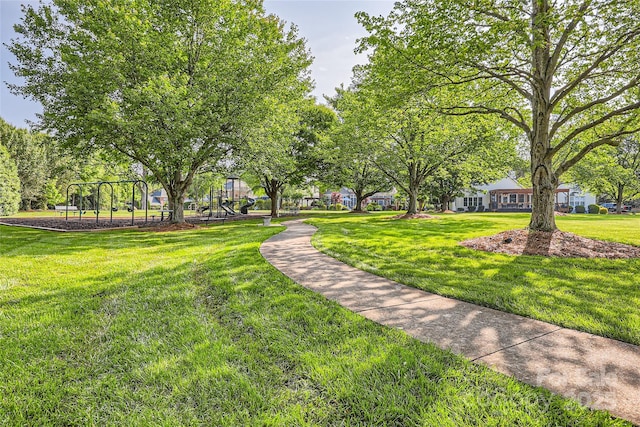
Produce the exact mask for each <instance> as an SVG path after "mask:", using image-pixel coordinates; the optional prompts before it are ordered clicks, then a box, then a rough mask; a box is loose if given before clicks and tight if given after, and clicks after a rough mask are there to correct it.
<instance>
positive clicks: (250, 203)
mask: <svg viewBox="0 0 640 427" xmlns="http://www.w3.org/2000/svg"><path fill="white" fill-rule="evenodd" d="M255 204H256V199H252V198H250V197H249V198H248V200H247V204H246V205H243V206H241V207H240V213H241V214H245V215H246V214H248V213H249V208H250V207H251V206H253V205H255Z"/></svg>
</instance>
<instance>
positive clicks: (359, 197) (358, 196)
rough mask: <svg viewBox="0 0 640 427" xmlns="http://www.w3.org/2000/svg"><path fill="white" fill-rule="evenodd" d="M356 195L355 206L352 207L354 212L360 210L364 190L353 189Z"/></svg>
mask: <svg viewBox="0 0 640 427" xmlns="http://www.w3.org/2000/svg"><path fill="white" fill-rule="evenodd" d="M354 193H355V195H356V206H355V208H354V209H353V211H354V212H362V202H363V201H364V199H365V197H364V192H363V191H357V190H356V191H354Z"/></svg>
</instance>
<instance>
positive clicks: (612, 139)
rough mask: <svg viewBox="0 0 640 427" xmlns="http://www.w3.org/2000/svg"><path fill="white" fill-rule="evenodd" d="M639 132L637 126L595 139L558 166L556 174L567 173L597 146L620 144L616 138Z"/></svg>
mask: <svg viewBox="0 0 640 427" xmlns="http://www.w3.org/2000/svg"><path fill="white" fill-rule="evenodd" d="M637 132H640V128H635V129H632V130H623V131H619V132H616V133H615V134H612V135H608V136H606V137H603V138H600V139H598V140H596V141H593V142H592V143H590V144H587V145H585V146H584V147H583V148H582V150H580V151H579V152H578V153H577V154H576V155H575V156H573V157H572V158H571V159H569V160H566V161H565V162H563V163H562V164H561V165H560V166H558V168H557V169H556V172H555V174H556V176H557V177H560V175H562V174H563V173H565V172H566V171H567V170H569V169H570V168H571V167H572V166H573V165H575V164H576V163H578V162H579V161H580V160H582V158H583V157H584V156H586V155H587V154H589V153H590V152H591V151H592V150H594V149H595V148H598V147H600V146H602V145H613V146H615V145H618V144H619V141H616V138H619V137H621V136H624V135H632V134H634V133H637Z"/></svg>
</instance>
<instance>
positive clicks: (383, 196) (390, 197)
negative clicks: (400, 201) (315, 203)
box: [323, 187, 398, 209]
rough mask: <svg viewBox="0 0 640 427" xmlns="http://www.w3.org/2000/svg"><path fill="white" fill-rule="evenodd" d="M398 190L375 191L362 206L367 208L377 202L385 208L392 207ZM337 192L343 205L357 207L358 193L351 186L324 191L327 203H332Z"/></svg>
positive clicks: (351, 207) (350, 207)
mask: <svg viewBox="0 0 640 427" xmlns="http://www.w3.org/2000/svg"><path fill="white" fill-rule="evenodd" d="M397 192H398V191H397V190H396V189H393V190H391V191H386V192H380V193H375V194H374V195H373V196H370V197H368V198H366V199H365V200H364V202H363V204H362V208H363V209H364V208H366V207H367V204H369V203H377V204H378V205H380V206H382V207H383V209H391V207H392V206H393V204H394V200H395V199H394V196H395V195H396V193H397ZM337 194H340V196H339V199H340V200H341V201H340V203H342V205H343V206H346V207H347V208H349V209H355V207H356V194H355V193H354V192H353V191H352V190H351V189H349V188H346V187H342V188H341V189H340V190H339V191H327V192H325V193H324V195H323V198H324V200H325V201H326V202H327V205H330V204H332V198H334V199H335V198H336V196H337Z"/></svg>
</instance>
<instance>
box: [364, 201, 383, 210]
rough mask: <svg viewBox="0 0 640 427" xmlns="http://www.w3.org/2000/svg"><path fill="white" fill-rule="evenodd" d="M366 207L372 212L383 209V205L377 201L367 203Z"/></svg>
mask: <svg viewBox="0 0 640 427" xmlns="http://www.w3.org/2000/svg"><path fill="white" fill-rule="evenodd" d="M365 209H366V210H367V211H369V212H371V211H381V210H382V206H380V205H379V204H377V203H376V202H371V203H369V204H368V205H367V207H366V208H365Z"/></svg>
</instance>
